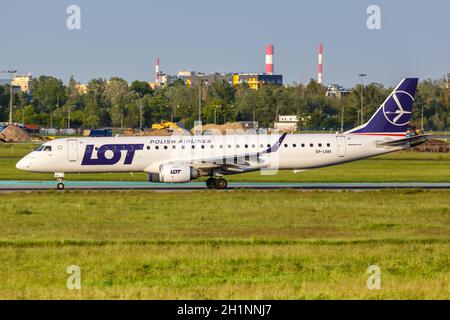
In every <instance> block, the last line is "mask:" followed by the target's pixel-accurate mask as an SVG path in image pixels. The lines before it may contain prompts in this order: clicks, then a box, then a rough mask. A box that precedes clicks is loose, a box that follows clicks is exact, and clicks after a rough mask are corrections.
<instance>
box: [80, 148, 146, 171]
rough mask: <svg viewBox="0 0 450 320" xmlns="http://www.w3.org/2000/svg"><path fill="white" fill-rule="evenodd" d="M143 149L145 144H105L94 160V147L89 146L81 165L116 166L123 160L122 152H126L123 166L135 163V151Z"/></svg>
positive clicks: (99, 149)
mask: <svg viewBox="0 0 450 320" xmlns="http://www.w3.org/2000/svg"><path fill="white" fill-rule="evenodd" d="M142 149H144V145H143V144H104V145H102V146H101V147H99V148H98V151H97V158H92V153H93V152H94V145H93V144H89V145H87V146H86V151H85V152H84V156H83V161H81V165H84V166H95V165H113V164H116V163H118V162H119V161H120V159H121V158H122V151H125V152H126V156H125V160H124V162H123V164H131V163H132V162H133V158H134V153H135V151H136V150H142ZM108 151H110V152H108Z"/></svg>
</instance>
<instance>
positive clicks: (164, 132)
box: [121, 128, 182, 137]
mask: <svg viewBox="0 0 450 320" xmlns="http://www.w3.org/2000/svg"><path fill="white" fill-rule="evenodd" d="M171 135H182V133H181V132H180V131H177V130H173V129H170V128H166V129H149V130H145V131H142V132H141V131H138V130H134V129H128V130H125V131H124V132H123V133H122V134H121V136H141V137H144V136H171Z"/></svg>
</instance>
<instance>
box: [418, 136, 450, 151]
mask: <svg viewBox="0 0 450 320" xmlns="http://www.w3.org/2000/svg"><path fill="white" fill-rule="evenodd" d="M413 151H417V152H450V143H448V142H445V141H444V140H439V139H428V140H427V141H426V142H425V143H422V144H421V145H419V146H417V147H414V148H413Z"/></svg>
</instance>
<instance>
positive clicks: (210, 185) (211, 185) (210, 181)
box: [206, 178, 216, 189]
mask: <svg viewBox="0 0 450 320" xmlns="http://www.w3.org/2000/svg"><path fill="white" fill-rule="evenodd" d="M206 187H207V188H208V189H214V188H215V187H216V179H214V178H209V179H208V180H206Z"/></svg>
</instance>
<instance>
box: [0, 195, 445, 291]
mask: <svg viewBox="0 0 450 320" xmlns="http://www.w3.org/2000/svg"><path fill="white" fill-rule="evenodd" d="M449 236H450V191H421V190H403V191H395V190H390V191H364V192H331V191H327V192H325V191H323V192H321V191H311V192H300V191H293V190H284V191H245V190H234V191H225V192H220V191H211V190H205V191H194V192H169V193H161V192H149V191H147V192H145V191H125V192H124V191H98V192H81V191H78V192H75V191H73V192H55V191H47V192H34V193H2V194H0V266H1V271H0V297H1V298H13V299H16V298H20V299H29V298H38V299H42V298H51V299H54V298H64V299H80V298H99V299H103V298H115V299H125V298H136V299H144V298H145V299H156V298H160V299H175V298H186V299H203V298H205V299H218V298H223V299H241V298H244V299H255V298H258V299H271V298H275V299H281V298H283V299H284V298H285V299H332V298H337V299H341V298H349V299H357V298H362V299H421V298H424V299H431V298H437V299H449V298H450V238H449ZM374 264H375V265H378V266H379V267H380V269H381V289H379V290H369V289H368V288H367V286H366V281H367V278H368V276H369V275H368V274H367V273H366V271H367V268H368V266H369V265H374ZM69 265H78V266H80V268H81V290H69V289H67V288H66V280H67V277H68V276H69V275H68V274H67V273H66V268H67V267H68V266H69Z"/></svg>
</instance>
